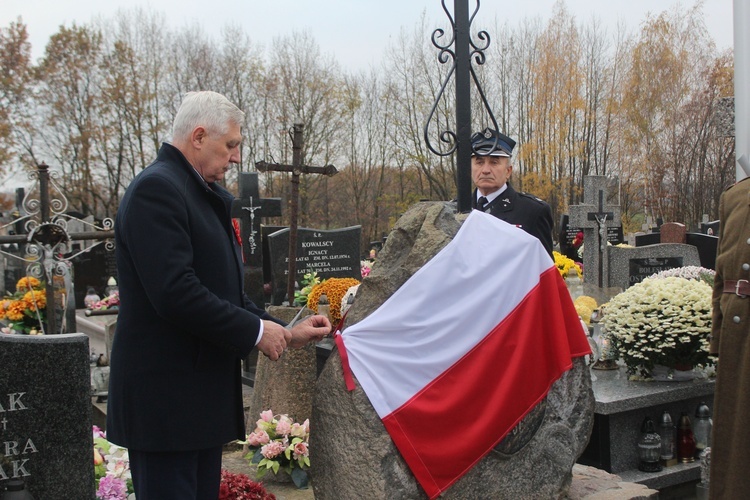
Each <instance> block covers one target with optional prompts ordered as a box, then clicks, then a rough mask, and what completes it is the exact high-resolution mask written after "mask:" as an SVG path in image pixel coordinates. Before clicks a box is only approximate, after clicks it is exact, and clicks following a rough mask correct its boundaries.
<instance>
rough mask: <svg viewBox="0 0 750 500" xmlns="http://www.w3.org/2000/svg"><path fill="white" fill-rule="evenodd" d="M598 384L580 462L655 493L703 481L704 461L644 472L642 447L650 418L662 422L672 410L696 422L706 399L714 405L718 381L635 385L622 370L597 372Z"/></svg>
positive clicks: (706, 380) (595, 385)
mask: <svg viewBox="0 0 750 500" xmlns="http://www.w3.org/2000/svg"><path fill="white" fill-rule="evenodd" d="M592 386H593V390H594V397H595V399H596V403H595V409H594V411H595V413H594V429H593V432H592V434H591V439H590V440H589V443H588V445H587V446H586V449H585V450H584V452H583V454H582V455H581V457H580V458H579V459H578V462H579V463H581V464H585V465H590V466H594V467H597V468H599V469H604V470H605V471H607V472H611V473H613V474H617V475H618V476H620V477H621V478H622V480H623V481H628V482H637V483H640V484H644V485H646V486H648V487H649V488H654V489H662V488H669V487H672V486H677V485H679V484H683V483H690V482H694V481H696V480H697V479H699V478H700V460H696V461H695V462H693V463H686V464H679V465H675V466H669V467H664V469H663V470H662V471H661V472H641V471H639V470H638V462H639V459H638V448H637V446H636V443H637V442H638V439H639V438H640V429H641V424H642V423H643V420H644V418H645V417H647V416H648V417H650V418H651V419H652V420H653V421H654V422H658V421H659V420H658V419H659V418H660V417H661V414H662V412H664V411H665V410H666V411H668V412H669V413H670V414H671V416H672V418H673V419H674V420H675V422H676V420H677V418H678V417H679V416H680V413H681V412H683V411H684V412H686V413H687V414H688V415H690V417H691V419H692V418H693V415H694V414H695V409H696V408H697V406H698V404H699V403H700V402H701V401H706V402H708V403H709V405H710V404H711V401H713V394H714V387H715V380H714V379H712V378H708V379H696V380H691V381H687V382H654V381H648V382H641V381H632V380H629V379H628V375H627V374H626V372H625V368H624V367H620V368H619V369H618V370H612V371H597V374H596V380H594V381H593V383H592ZM612 498H620V497H612ZM628 498H629V497H628ZM670 498H671V497H670Z"/></svg>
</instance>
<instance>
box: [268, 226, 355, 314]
mask: <svg viewBox="0 0 750 500" xmlns="http://www.w3.org/2000/svg"><path fill="white" fill-rule="evenodd" d="M361 235H362V226H352V227H346V228H342V229H334V230H321V229H307V228H299V229H297V276H296V278H295V279H296V280H297V282H298V283H299V282H300V280H301V279H302V277H303V276H304V275H305V273H309V272H312V271H315V272H317V273H318V276H319V277H320V278H356V279H362V274H361V271H360V254H361V251H360V241H361ZM268 248H269V261H270V265H271V275H272V278H271V279H272V286H273V298H272V304H274V305H281V304H282V302H283V301H284V300H286V291H287V274H288V272H289V229H288V228H287V229H282V230H280V231H277V232H275V233H273V234H270V235H269V236H268Z"/></svg>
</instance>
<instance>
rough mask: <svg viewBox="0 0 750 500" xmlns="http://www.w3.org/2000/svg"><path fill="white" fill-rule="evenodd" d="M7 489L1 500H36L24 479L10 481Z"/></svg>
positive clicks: (0, 496) (0, 497)
mask: <svg viewBox="0 0 750 500" xmlns="http://www.w3.org/2000/svg"><path fill="white" fill-rule="evenodd" d="M5 487H6V490H5V493H3V494H1V495H0V500H34V496H33V495H32V494H31V493H29V490H27V489H26V484H24V482H23V479H18V478H14V479H10V480H8V482H7V483H6V484H5Z"/></svg>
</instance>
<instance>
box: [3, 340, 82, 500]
mask: <svg viewBox="0 0 750 500" xmlns="http://www.w3.org/2000/svg"><path fill="white" fill-rule="evenodd" d="M93 446H94V441H93V435H92V432H91V378H90V372H89V343H88V337H87V336H86V335H84V334H82V333H71V334H61V335H43V336H38V335H34V336H29V335H3V334H0V491H2V490H3V489H4V486H5V484H6V483H7V481H8V480H11V479H21V480H23V481H24V482H25V483H26V488H27V489H28V490H29V491H30V492H31V494H32V495H34V497H35V498H37V499H63V498H70V499H73V498H76V499H78V498H94V467H93V458H92V457H93Z"/></svg>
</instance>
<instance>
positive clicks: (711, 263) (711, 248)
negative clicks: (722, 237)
mask: <svg viewBox="0 0 750 500" xmlns="http://www.w3.org/2000/svg"><path fill="white" fill-rule="evenodd" d="M717 234H718V233H717ZM685 243H687V244H688V245H693V246H694V247H696V248H697V249H698V256H700V259H701V267H705V268H706V269H716V251H717V250H718V248H719V237H718V236H710V235H708V234H703V233H687V234H686V235H685Z"/></svg>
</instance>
